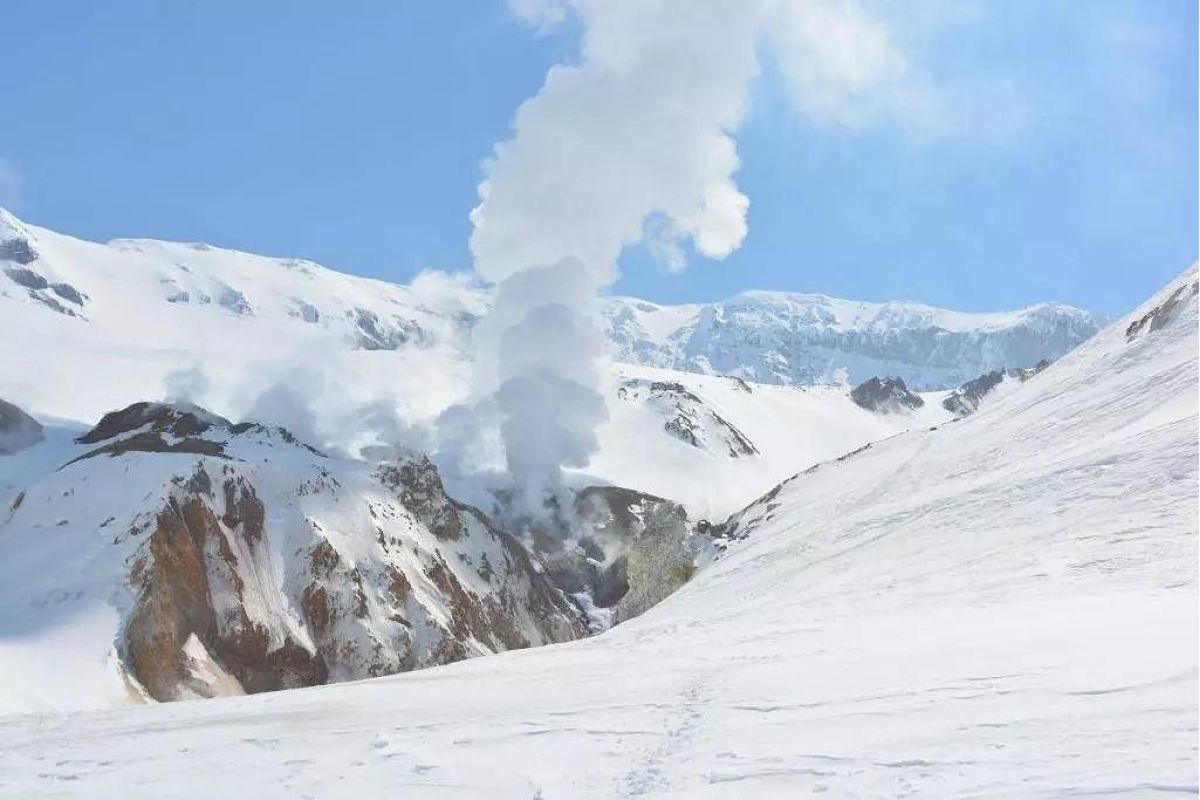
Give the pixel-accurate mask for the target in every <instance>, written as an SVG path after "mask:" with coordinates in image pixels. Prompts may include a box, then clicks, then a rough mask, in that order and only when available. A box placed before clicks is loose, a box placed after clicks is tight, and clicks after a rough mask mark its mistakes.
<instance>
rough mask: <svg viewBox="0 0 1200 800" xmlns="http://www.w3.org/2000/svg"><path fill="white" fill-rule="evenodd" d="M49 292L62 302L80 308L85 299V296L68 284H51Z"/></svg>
mask: <svg viewBox="0 0 1200 800" xmlns="http://www.w3.org/2000/svg"><path fill="white" fill-rule="evenodd" d="M50 291H52V292H54V293H55V294H56V295H58V296H59V297H61V298H62V299H63V300H67V301H68V302H71V303H74V304H75V305H77V306H82V305H83V303H84V301H85V300H86V299H87V295H85V294H84V293H83V292H81V291H79V290H78V289H76V288H75V287H74V286H72V285H71V284H69V283H52V284H50Z"/></svg>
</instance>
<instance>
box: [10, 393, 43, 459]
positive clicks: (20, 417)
mask: <svg viewBox="0 0 1200 800" xmlns="http://www.w3.org/2000/svg"><path fill="white" fill-rule="evenodd" d="M42 437H43V433H42V425H41V423H39V422H38V421H37V420H36V419H34V418H33V417H31V416H29V415H28V414H26V413H25V412H24V411H22V410H21V409H20V408H18V407H17V406H15V405H13V404H12V403H9V402H6V401H4V400H0V455H9V454H11V453H15V452H17V451H18V450H24V449H25V448H26V447H29V446H31V445H35V444H37V443H38V442H40V441H41V440H42Z"/></svg>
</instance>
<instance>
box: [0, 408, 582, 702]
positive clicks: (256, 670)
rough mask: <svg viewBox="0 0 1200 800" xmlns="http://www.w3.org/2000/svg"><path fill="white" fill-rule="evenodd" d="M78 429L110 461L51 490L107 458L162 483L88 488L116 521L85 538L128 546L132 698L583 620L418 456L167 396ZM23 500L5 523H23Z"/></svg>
mask: <svg viewBox="0 0 1200 800" xmlns="http://www.w3.org/2000/svg"><path fill="white" fill-rule="evenodd" d="M80 441H81V442H83V443H85V444H96V445H97V446H98V447H97V449H96V450H93V451H91V453H89V455H94V454H97V453H107V454H108V455H111V456H113V458H114V464H113V466H111V467H109V466H106V465H107V464H108V463H109V462H108V461H101V462H97V461H95V460H86V459H85V460H79V461H77V462H72V463H71V464H68V465H65V466H64V467H63V468H61V469H60V471H59V472H58V473H57V475H58V476H60V477H59V478H57V480H58V481H63V480H72V476H75V475H78V481H79V482H78V484H73V485H72V490H71V492H69V493H65V494H64V493H63V492H61V491H56V492H55V494H54V495H53V496H54V498H55V502H59V503H62V502H70V501H64V500H63V498H64V497H66V496H69V495H71V494H73V493H74V486H75V485H78V486H80V487H84V488H86V487H89V486H96V485H103V484H104V483H105V481H104V480H103V479H101V480H99V481H97V480H95V479H96V477H97V476H101V477H102V476H103V475H105V474H106V473H107V472H108V471H109V470H115V471H117V473H118V474H121V475H123V476H138V477H137V478H136V480H139V481H141V482H143V483H146V482H149V485H152V486H154V485H159V486H161V487H162V489H161V491H151V492H150V493H149V494H146V495H144V499H145V501H146V502H147V505H146V506H145V507H139V508H138V509H133V510H132V511H131V510H130V509H127V508H122V507H119V504H120V502H128V500H125V501H121V500H120V495H119V493H118V494H116V495H113V496H112V497H109V496H108V495H96V494H95V493H92V494H90V495H89V499H88V503H89V504H91V505H95V504H96V503H106V502H111V503H115V504H117V505H116V506H114V507H113V508H112V509H111V512H110V511H109V509H101V510H100V512H99V513H100V515H101V518H104V519H106V521H105V523H104V525H102V526H101V527H108V526H109V525H110V523H113V522H114V521H116V520H121V521H120V522H117V523H116V524H115V525H112V527H111V528H110V530H112V531H115V533H113V534H111V539H109V538H108V537H109V535H110V534H109V533H107V532H106V533H105V534H102V536H103V537H104V538H103V539H102V540H101V541H111V546H112V547H114V548H119V549H122V552H127V553H128V555H127V556H122V559H123V561H122V563H124V564H126V565H127V566H126V567H124V568H123V574H124V577H123V578H122V579H121V581H122V582H123V583H124V584H125V585H127V586H128V587H129V588H130V590H131V591H132V593H133V598H132V602H131V603H130V605H129V610H128V612H126V613H125V615H124V618H123V621H122V624H121V627H120V630H119V632H118V644H119V647H118V650H119V655H120V657H121V663H122V665H123V667H124V669H125V671H126V673H127V674H128V676H129V677H130V679H131V680H132V681H134V682H135V683H136V684H137V685H139V686H140V688H141V690H142V691H143V692H144V694H145V695H146V696H148V697H151V698H154V699H156V700H178V699H187V698H195V697H210V696H217V695H228V694H239V693H243V692H246V693H252V692H260V691H270V690H274V689H281V688H289V687H297V686H310V685H314V684H318V683H325V682H329V681H342V680H353V679H359V678H366V677H373V676H379V675H387V674H392V673H395V672H399V671H404V670H409V669H416V668H421V667H427V666H433V665H437V664H444V663H448V662H450V661H455V660H459V659H462V658H468V657H472V656H476V655H481V654H485V653H489V652H497V651H501V650H508V649H514V648H519V647H529V646H534V645H541V644H547V643H550V642H558V641H566V640H569V639H575V638H579V637H581V636H584V635H586V634H587V632H588V628H587V625H586V622H585V620H584V617H583V614H582V612H581V611H580V610H579V609H578V608H577V607H576V605H575V604H574V603H572V602H571V601H570V600H569V599H568V598H567V597H566V596H565V595H564V594H563V593H562V592H561V591H560V590H559V589H558V588H557V587H556V586H554V585H553V584H552V583H551V582H550V580H549V579H548V578H547V577H546V575H545V572H546V570H545V567H544V566H543V565H542V564H540V563H538V562H537V561H536V560H535V559H534V558H533V557H531V555H530V553H529V552H528V551H526V550H525V548H524V547H523V546H522V545H521V544H520V543H519V542H518V541H517V540H515V539H514V538H513V537H512V536H510V535H509V534H507V533H505V532H504V531H502V530H500V529H498V528H497V527H496V526H495V525H493V524H492V523H491V521H490V520H489V519H488V518H487V517H486V516H484V515H483V514H482V513H481V512H479V511H478V510H476V509H473V508H470V507H468V506H464V505H461V504H459V503H455V502H454V501H452V500H450V498H448V497H447V496H446V495H445V492H444V489H443V488H442V482H441V478H440V477H439V476H438V474H437V470H436V469H435V468H434V466H433V465H432V463H430V462H429V461H428V459H425V458H418V459H415V460H413V461H411V462H400V463H395V464H384V465H379V466H375V467H372V466H370V465H367V464H365V463H363V462H359V461H339V460H337V459H329V458H327V457H324V456H321V455H320V454H319V453H318V452H317V451H315V450H313V449H311V448H309V447H307V446H306V445H304V444H303V443H302V442H298V441H296V440H295V438H294V437H292V436H291V435H290V434H288V433H287V432H286V431H285V430H283V429H281V428H274V427H268V426H262V425H257V424H254V423H240V424H237V425H232V424H230V423H229V421H228V420H225V419H222V418H221V417H218V416H216V415H214V414H210V413H209V412H207V411H205V410H204V409H201V408H198V407H195V406H189V405H182V404H168V403H136V404H134V405H132V406H129V407H127V408H125V409H122V410H120V411H116V412H112V413H110V414H107V415H105V417H104V418H103V419H102V420H101V421H100V423H98V424H97V425H96V426H95V428H93V429H92V430H91V431H89V432H88V433H86V434H84V436H82V437H80ZM146 451H149V452H153V453H155V454H160V453H166V454H169V455H170V456H171V457H170V458H163V457H161V456H159V455H155V456H153V457H148V456H146V455H145V454H144V453H145V452H146ZM97 470H101V472H97ZM89 478H90V479H89ZM128 479H131V480H132V479H135V478H128ZM84 494H87V492H84ZM137 496H139V497H141V496H142V495H141V493H139V494H138V495H137ZM25 498H26V495H25V494H21V495H19V496H18V498H17V500H16V501H14V502H13V503H12V508H11V509H10V518H9V519H7V520H6V522H5V525H13V526H16V527H21V526H23V525H34V524H36V523H33V522H32V521H28V522H23V520H26V519H27V517H26V516H25V515H26V514H27V513H33V512H27V511H26V509H27V508H28V504H27V503H26V502H25ZM38 506H39V507H44V506H45V503H44V502H43V501H42V499H41V498H39V501H38ZM139 509H140V510H139ZM63 516H64V518H65V517H66V516H68V512H64V515H63ZM80 535H82V533H81V534H80ZM90 535H95V532H94V531H92V532H91V533H90Z"/></svg>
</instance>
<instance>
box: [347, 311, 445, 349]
mask: <svg viewBox="0 0 1200 800" xmlns="http://www.w3.org/2000/svg"><path fill="white" fill-rule="evenodd" d="M346 317H347V318H348V319H349V320H350V321H351V322H353V323H354V326H355V329H356V337H355V343H356V345H357V346H358V347H359V348H360V349H362V350H399V349H400V348H401V347H403V346H404V345H406V344H409V343H413V344H417V345H420V346H424V345H428V344H430V343H431V340H430V338H429V337H428V335H427V334H426V333H425V329H424V328H422V327H421V326H420V325H419V324H417V323H416V322H414V321H413V320H410V319H404V318H402V317H396V316H393V317H392V320H391V322H390V323H388V322H385V321H383V320H382V319H381V318H380V316H379V315H378V314H376V313H375V312H374V311H368V310H366V309H364V308H355V309H351V310H349V311H347V312H346Z"/></svg>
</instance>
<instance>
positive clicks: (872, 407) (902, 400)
mask: <svg viewBox="0 0 1200 800" xmlns="http://www.w3.org/2000/svg"><path fill="white" fill-rule="evenodd" d="M850 398H851V399H852V400H854V402H855V403H856V404H857V405H859V406H861V407H862V408H865V409H867V410H868V411H874V412H877V413H885V414H890V413H896V412H903V411H912V410H913V409H916V408H920V407H921V406H923V405H925V401H924V400H922V399H921V397H920V396H919V395H916V394H913V393H912V392H910V391H909V390H908V387H907V386H905V385H904V379H903V378H878V377H876V378H870V379H869V380H866V381H863V382H862V383H860V384H859V385H858V386H855V387H854V389H853V390H852V391H851V392H850Z"/></svg>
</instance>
